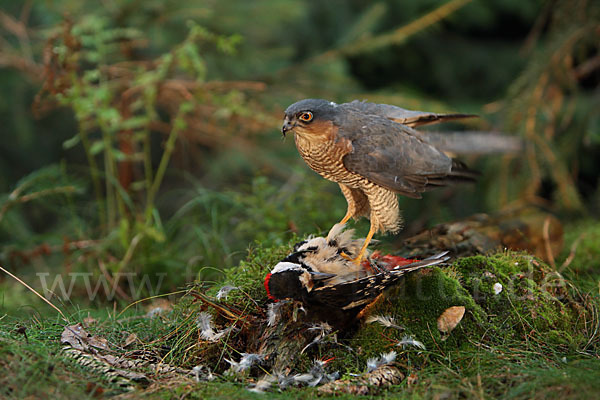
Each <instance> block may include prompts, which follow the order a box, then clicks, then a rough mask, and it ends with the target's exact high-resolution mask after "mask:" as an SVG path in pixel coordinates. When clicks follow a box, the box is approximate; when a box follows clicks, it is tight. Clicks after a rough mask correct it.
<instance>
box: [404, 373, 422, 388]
mask: <svg viewBox="0 0 600 400" xmlns="http://www.w3.org/2000/svg"><path fill="white" fill-rule="evenodd" d="M418 382H419V376H418V375H417V374H414V373H413V374H410V375H409V376H407V377H406V384H407V385H408V386H412V385H416V384H417V383H418Z"/></svg>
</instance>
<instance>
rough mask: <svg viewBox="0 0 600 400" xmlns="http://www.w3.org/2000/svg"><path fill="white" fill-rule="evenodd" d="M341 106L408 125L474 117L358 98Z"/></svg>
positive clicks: (413, 125)
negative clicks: (408, 108)
mask: <svg viewBox="0 0 600 400" xmlns="http://www.w3.org/2000/svg"><path fill="white" fill-rule="evenodd" d="M343 106H345V107H348V108H351V109H354V110H356V111H358V112H361V113H363V114H373V115H379V116H380V117H385V118H388V119H390V120H392V121H394V122H398V123H400V124H403V125H407V126H410V127H416V126H421V125H428V124H437V123H440V122H445V121H452V120H455V119H464V118H473V117H476V115H473V114H436V113H431V112H424V111H412V110H406V109H404V108H400V107H396V106H392V105H389V104H377V103H369V102H366V101H359V100H354V101H352V102H350V103H345V104H343Z"/></svg>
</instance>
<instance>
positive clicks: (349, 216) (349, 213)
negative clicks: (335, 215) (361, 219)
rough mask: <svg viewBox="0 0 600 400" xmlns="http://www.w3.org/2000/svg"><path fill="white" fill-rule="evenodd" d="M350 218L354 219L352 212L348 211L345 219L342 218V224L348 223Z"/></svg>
mask: <svg viewBox="0 0 600 400" xmlns="http://www.w3.org/2000/svg"><path fill="white" fill-rule="evenodd" d="M350 218H352V213H351V212H350V210H348V211H347V212H346V215H345V216H344V218H342V220H341V221H340V224H342V225H344V224H345V223H346V222H348V221H349V220H350Z"/></svg>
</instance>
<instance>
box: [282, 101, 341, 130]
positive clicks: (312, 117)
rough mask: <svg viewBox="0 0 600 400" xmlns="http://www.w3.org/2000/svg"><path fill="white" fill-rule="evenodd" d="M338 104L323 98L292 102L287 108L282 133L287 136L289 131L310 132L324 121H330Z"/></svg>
mask: <svg viewBox="0 0 600 400" xmlns="http://www.w3.org/2000/svg"><path fill="white" fill-rule="evenodd" d="M336 107H337V104H335V103H334V102H331V101H328V100H323V99H304V100H300V101H299V102H297V103H294V104H292V105H291V106H289V107H288V108H287V109H286V110H285V117H284V119H283V126H282V127H281V133H282V134H283V136H284V137H285V134H286V133H287V132H288V131H291V130H293V131H294V132H296V133H300V134H302V133H303V132H310V131H313V130H315V131H316V129H315V126H318V125H320V124H323V123H330V122H331V121H332V120H333V117H334V115H335V112H336Z"/></svg>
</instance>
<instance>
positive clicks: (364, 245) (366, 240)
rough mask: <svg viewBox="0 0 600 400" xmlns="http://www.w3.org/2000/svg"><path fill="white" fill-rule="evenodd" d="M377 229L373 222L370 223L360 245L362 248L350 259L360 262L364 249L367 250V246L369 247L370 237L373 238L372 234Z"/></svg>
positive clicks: (356, 262)
mask: <svg viewBox="0 0 600 400" xmlns="http://www.w3.org/2000/svg"><path fill="white" fill-rule="evenodd" d="M376 230H377V229H376V228H375V225H374V224H371V228H370V229H369V233H368V234H367V237H366V239H365V243H364V244H363V246H362V249H360V253H358V256H356V258H355V259H354V260H352V261H353V262H354V263H355V264H360V263H361V261H362V260H363V258H364V256H365V251H367V247H369V243H370V242H371V239H373V235H374V234H375V231H376Z"/></svg>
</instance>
